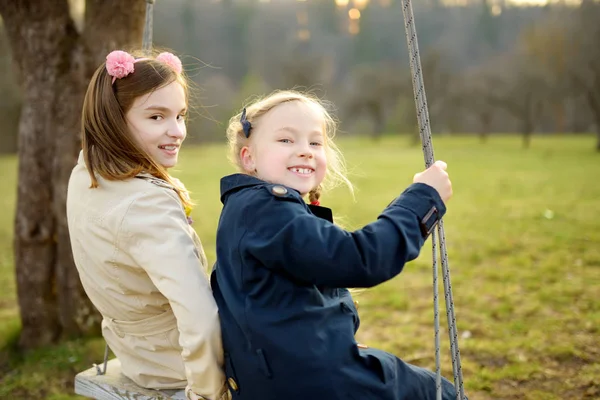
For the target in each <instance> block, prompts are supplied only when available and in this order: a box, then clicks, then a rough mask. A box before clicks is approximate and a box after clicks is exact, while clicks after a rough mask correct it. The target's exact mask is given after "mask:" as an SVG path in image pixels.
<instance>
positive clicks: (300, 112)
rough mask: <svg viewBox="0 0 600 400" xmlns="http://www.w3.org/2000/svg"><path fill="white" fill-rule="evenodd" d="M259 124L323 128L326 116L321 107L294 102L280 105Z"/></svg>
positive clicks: (264, 116) (271, 110) (269, 112)
mask: <svg viewBox="0 0 600 400" xmlns="http://www.w3.org/2000/svg"><path fill="white" fill-rule="evenodd" d="M261 120H262V121H261ZM257 122H259V123H261V124H265V125H290V124H291V125H298V124H302V125H315V126H319V127H321V128H322V126H323V125H324V124H325V115H324V113H323V109H322V108H321V107H320V106H319V105H316V104H312V103H308V102H304V101H300V100H294V101H288V102H285V103H281V104H278V105H277V106H275V107H273V108H272V109H270V110H269V111H268V112H266V113H265V114H264V115H263V116H262V117H261V118H259V121H257Z"/></svg>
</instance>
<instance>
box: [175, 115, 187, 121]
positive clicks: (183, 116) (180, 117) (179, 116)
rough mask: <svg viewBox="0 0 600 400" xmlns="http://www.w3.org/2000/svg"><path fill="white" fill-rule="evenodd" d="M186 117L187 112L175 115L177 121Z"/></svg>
mask: <svg viewBox="0 0 600 400" xmlns="http://www.w3.org/2000/svg"><path fill="white" fill-rule="evenodd" d="M186 118H187V114H179V115H178V116H177V119H178V120H179V121H184V120H185V119H186Z"/></svg>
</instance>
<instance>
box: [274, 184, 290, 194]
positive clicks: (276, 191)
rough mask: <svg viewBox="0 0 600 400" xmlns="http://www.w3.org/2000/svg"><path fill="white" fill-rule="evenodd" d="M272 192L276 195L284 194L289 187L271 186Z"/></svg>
mask: <svg viewBox="0 0 600 400" xmlns="http://www.w3.org/2000/svg"><path fill="white" fill-rule="evenodd" d="M271 192H272V193H273V194H274V195H276V196H283V195H285V194H286V193H287V189H286V188H284V187H283V186H279V185H277V186H273V187H272V188H271Z"/></svg>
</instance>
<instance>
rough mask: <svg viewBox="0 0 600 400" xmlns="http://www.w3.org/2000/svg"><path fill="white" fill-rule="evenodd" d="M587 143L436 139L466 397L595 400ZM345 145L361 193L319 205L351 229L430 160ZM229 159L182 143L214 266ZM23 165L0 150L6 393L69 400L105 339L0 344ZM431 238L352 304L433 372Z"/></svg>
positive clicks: (598, 289) (368, 333) (371, 339)
mask: <svg viewBox="0 0 600 400" xmlns="http://www.w3.org/2000/svg"><path fill="white" fill-rule="evenodd" d="M593 141H594V140H593V138H592V137H575V138H573V137H571V138H568V137H561V136H557V137H550V138H544V139H542V138H534V140H533V144H532V148H531V149H529V150H523V149H522V148H521V143H520V140H519V139H518V138H516V137H514V138H513V137H499V138H492V139H491V140H490V141H489V142H488V143H486V144H480V143H479V142H478V141H477V139H475V138H465V137H460V138H449V137H443V138H439V139H437V138H436V139H435V151H436V156H437V158H440V159H443V160H445V161H447V162H448V165H449V173H450V176H451V178H452V181H453V185H454V191H455V195H454V198H453V199H452V200H451V201H450V202H449V204H448V214H447V216H446V217H445V227H446V239H447V246H448V252H449V261H450V268H451V272H452V284H453V291H454V293H453V294H454V301H455V307H456V317H457V321H458V330H459V335H460V340H459V345H460V350H461V356H462V362H463V365H462V366H463V372H464V381H465V387H466V390H467V394H468V395H469V398H470V399H471V400H477V399H481V400H485V399H599V398H600V297H599V296H600V178H599V176H600V154H597V153H595V152H593ZM340 146H341V148H342V149H343V150H344V153H345V155H346V158H347V161H348V164H349V166H350V171H351V175H350V178H351V180H352V181H353V182H354V183H355V185H356V193H355V198H354V199H353V198H352V196H351V195H350V194H349V192H348V190H346V189H344V188H339V189H336V190H335V191H334V192H332V193H329V194H325V195H324V196H323V198H322V204H323V205H326V206H331V207H333V208H334V210H335V212H336V215H337V216H338V217H341V220H342V222H343V223H344V225H345V226H347V227H348V228H358V227H360V226H361V225H362V224H365V223H367V222H370V221H371V220H373V219H374V218H376V216H377V215H378V213H379V212H380V211H381V210H382V209H383V208H384V207H385V206H386V205H387V204H388V203H389V202H390V201H391V200H392V199H393V198H394V197H395V196H396V195H397V194H399V193H400V192H401V191H402V190H403V189H404V188H405V187H406V186H407V185H408V184H409V183H410V182H411V180H412V176H413V174H414V173H415V172H418V171H419V170H421V169H422V165H423V156H422V154H421V150H420V147H416V148H412V147H408V146H407V141H406V139H404V138H384V139H382V141H381V142H379V143H378V144H375V143H373V142H371V141H369V140H367V139H346V140H342V141H340ZM224 154H225V147H224V146H209V147H203V148H189V149H185V150H184V152H183V154H182V161H181V164H180V166H179V168H178V169H179V171H178V172H177V173H176V175H177V176H179V177H180V178H182V179H183V181H184V182H185V183H186V184H187V185H188V187H189V188H190V189H191V191H192V192H193V197H194V199H195V200H196V202H197V203H198V205H197V207H196V209H195V210H194V212H193V215H192V216H193V217H194V220H195V223H194V225H195V227H196V229H197V231H198V233H199V235H200V237H201V238H202V240H203V242H204V246H205V248H206V251H207V255H208V257H209V259H210V261H211V262H212V261H214V258H215V252H214V245H215V243H214V241H215V229H216V225H217V219H218V215H219V210H220V207H221V204H220V203H219V201H218V198H219V196H218V192H219V178H220V177H221V176H223V175H225V174H227V173H229V172H232V168H231V167H230V166H229V165H228V164H227V162H226V160H225V158H224ZM15 161H16V160H15V159H14V158H10V157H9V158H0V171H1V172H0V174H2V179H1V180H0V193H1V195H0V207H1V208H2V209H3V210H5V211H4V212H3V213H0V287H2V290H1V291H0V349H2V348H4V350H0V351H1V352H0V398H10V399H17V398H47V399H54V400H57V399H73V398H76V396H73V395H72V379H73V375H74V374H75V372H76V371H79V370H81V369H84V368H88V367H90V366H91V363H93V362H98V361H99V360H100V359H101V357H102V349H103V347H102V346H103V343H102V341H101V340H100V339H94V340H87V341H83V340H80V341H74V342H69V343H65V344H63V345H61V346H57V347H54V348H49V349H41V350H38V351H35V352H32V353H29V354H25V355H18V354H14V352H12V351H8V350H6V349H8V348H10V345H11V343H13V342H14V338H15V337H16V335H17V333H18V329H19V322H18V314H17V306H16V300H15V297H16V295H15V284H14V276H13V264H12V222H13V210H14V203H15V187H16V162H15ZM430 246H431V245H430V243H427V244H426V245H425V248H424V251H423V252H422V254H421V257H420V258H419V259H418V260H416V261H415V262H413V263H411V264H409V265H408V266H407V267H406V268H405V270H404V272H403V273H402V274H401V275H400V276H398V277H397V278H395V279H393V280H391V281H389V282H387V283H385V284H383V285H380V286H379V287H376V288H374V289H370V290H367V291H363V292H360V293H359V294H358V295H357V296H356V299H357V300H358V301H359V303H360V306H359V313H360V316H361V320H362V324H361V328H360V330H359V333H358V335H357V339H358V340H359V341H360V342H362V343H366V344H368V345H370V346H371V347H380V348H382V349H385V350H387V351H390V352H393V353H395V354H396V355H398V356H400V357H402V358H403V359H405V360H407V361H409V362H412V363H414V364H417V365H421V366H425V367H428V368H433V367H434V351H433V322H432V321H433V310H432V288H431V280H432V277H431V251H430ZM440 288H441V281H440ZM440 290H442V289H440ZM443 304H444V303H443V300H441V306H442V307H443ZM441 315H442V318H443V317H444V316H445V313H444V312H442V313H441ZM441 323H442V328H443V331H442V363H443V373H444V375H445V376H447V377H448V378H450V379H451V380H452V367H451V361H450V358H449V344H448V337H447V335H446V333H445V332H446V331H445V327H446V320H445V319H442V321H441ZM299 379H301V377H299Z"/></svg>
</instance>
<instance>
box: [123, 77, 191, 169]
mask: <svg viewBox="0 0 600 400" xmlns="http://www.w3.org/2000/svg"><path fill="white" fill-rule="evenodd" d="M186 111H187V101H186V95H185V91H184V88H183V86H182V85H181V84H180V83H179V82H177V81H174V82H171V83H170V84H168V85H166V86H163V87H161V88H159V89H157V90H155V91H153V92H151V93H150V94H147V95H144V96H140V97H138V98H137V99H135V101H134V102H133V105H132V106H131V108H130V109H129V111H127V113H126V114H125V119H126V120H127V126H128V128H129V130H130V132H131V134H132V135H133V138H134V140H135V141H136V142H137V143H138V144H139V145H140V146H141V147H142V148H143V149H144V150H145V151H146V152H147V153H148V154H149V155H150V156H151V157H152V158H153V159H154V160H155V161H156V162H157V163H158V164H160V165H162V166H163V167H165V168H171V167H174V166H175V165H176V164H177V159H178V155H179V149H180V147H181V144H182V142H183V141H184V139H185V136H186V132H187V131H186V125H185V114H186Z"/></svg>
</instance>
